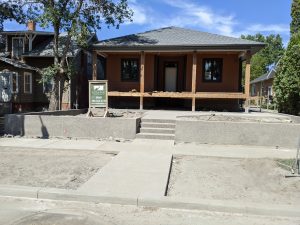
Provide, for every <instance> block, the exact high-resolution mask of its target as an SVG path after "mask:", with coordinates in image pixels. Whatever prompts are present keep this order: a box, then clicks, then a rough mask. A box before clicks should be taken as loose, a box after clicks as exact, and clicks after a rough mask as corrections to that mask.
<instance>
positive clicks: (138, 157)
mask: <svg viewBox="0 0 300 225" xmlns="http://www.w3.org/2000/svg"><path fill="white" fill-rule="evenodd" d="M171 160H172V154H171V153H170V152H169V153H168V152H165V153H164V152H152V153H150V154H149V151H147V150H146V151H145V150H140V151H123V152H121V153H119V154H118V155H117V156H116V157H115V158H114V159H113V160H112V161H111V162H110V163H109V164H107V165H106V166H104V167H103V168H102V169H101V170H100V171H99V172H98V173H97V174H95V175H94V176H93V177H92V178H91V179H90V180H88V181H87V182H86V183H85V184H83V185H82V186H81V187H80V188H79V189H78V192H80V193H87V194H90V195H102V196H118V197H135V198H138V197H139V196H141V195H142V196H149V197H154V198H156V197H163V196H164V195H165V192H166V188H167V183H168V176H169V171H170V165H171Z"/></svg>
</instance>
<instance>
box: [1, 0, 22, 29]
mask: <svg viewBox="0 0 300 225" xmlns="http://www.w3.org/2000/svg"><path fill="white" fill-rule="evenodd" d="M24 19H25V17H24V14H23V12H22V7H21V6H20V5H18V4H17V2H10V1H7V0H0V31H2V30H3V23H4V21H5V20H16V21H17V22H19V23H23V22H24Z"/></svg>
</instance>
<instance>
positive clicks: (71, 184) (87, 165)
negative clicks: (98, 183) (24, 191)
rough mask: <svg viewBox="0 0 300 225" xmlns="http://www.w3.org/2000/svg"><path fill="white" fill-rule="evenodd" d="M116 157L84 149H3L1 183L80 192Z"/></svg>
mask: <svg viewBox="0 0 300 225" xmlns="http://www.w3.org/2000/svg"><path fill="white" fill-rule="evenodd" d="M113 156H114V155H112V154H104V153H102V152H97V151H84V150H36V149H35V150H32V149H31V150H28V149H27V150H23V149H12V150H1V149H0V184H5V185H22V186H32V187H50V188H63V189H77V188H78V187H79V186H80V185H82V184H83V183H85V182H86V181H87V180H88V179H89V178H90V177H92V176H93V175H94V174H95V173H96V172H97V171H98V170H100V169H101V168H102V167H103V166H104V165H105V164H107V163H108V162H109V161H110V160H111V159H112V158H113Z"/></svg>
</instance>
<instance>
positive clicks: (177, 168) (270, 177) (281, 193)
mask: <svg viewBox="0 0 300 225" xmlns="http://www.w3.org/2000/svg"><path fill="white" fill-rule="evenodd" d="M289 174H290V173H289V172H288V171H286V170H284V169H282V168H280V166H279V165H278V164H277V162H276V160H272V159H232V158H230V159H229V158H217V157H200V156H178V157H175V158H174V161H173V167H172V171H171V177H170V183H169V189H168V196H176V197H184V198H193V199H194V198H199V199H215V200H234V201H240V202H252V203H267V204H296V205H299V204H300V178H285V175H289Z"/></svg>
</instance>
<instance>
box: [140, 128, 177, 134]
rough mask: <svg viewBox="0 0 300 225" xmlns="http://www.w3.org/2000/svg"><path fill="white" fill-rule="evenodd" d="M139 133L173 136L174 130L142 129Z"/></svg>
mask: <svg viewBox="0 0 300 225" xmlns="http://www.w3.org/2000/svg"><path fill="white" fill-rule="evenodd" d="M140 133H154V134H157V133H159V134H175V129H174V128H156V127H142V128H141V129H140Z"/></svg>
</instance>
